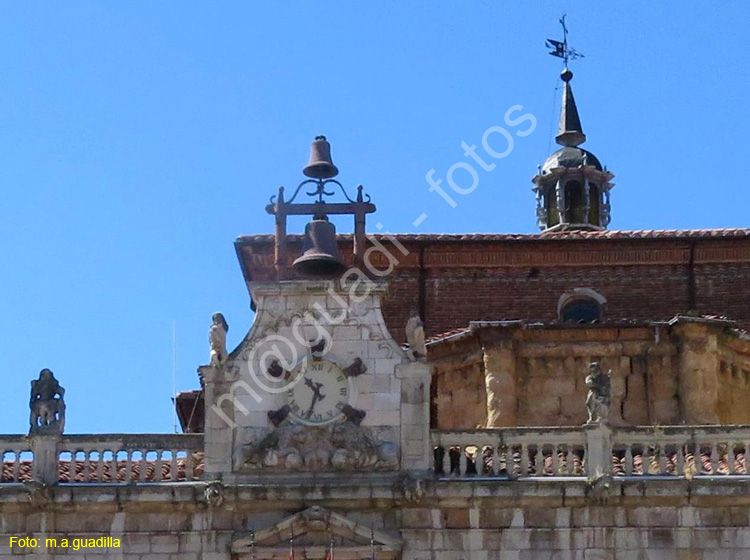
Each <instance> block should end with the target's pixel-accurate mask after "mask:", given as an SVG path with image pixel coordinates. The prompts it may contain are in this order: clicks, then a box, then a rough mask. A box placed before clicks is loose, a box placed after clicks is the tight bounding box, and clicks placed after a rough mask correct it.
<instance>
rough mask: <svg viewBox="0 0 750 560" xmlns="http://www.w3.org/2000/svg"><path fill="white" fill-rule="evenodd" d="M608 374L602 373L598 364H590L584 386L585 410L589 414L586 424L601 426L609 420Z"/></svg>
mask: <svg viewBox="0 0 750 560" xmlns="http://www.w3.org/2000/svg"><path fill="white" fill-rule="evenodd" d="M610 374H611V372H610V371H608V372H607V373H604V372H603V371H602V369H601V367H600V366H599V362H591V364H590V365H589V374H588V375H587V376H586V381H585V385H586V387H587V388H588V390H589V392H588V395H587V396H586V409H587V410H588V413H589V419H588V422H587V424H602V423H606V422H607V420H608V419H609V405H610Z"/></svg>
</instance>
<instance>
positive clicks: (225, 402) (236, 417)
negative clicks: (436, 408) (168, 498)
mask: <svg viewBox="0 0 750 560" xmlns="http://www.w3.org/2000/svg"><path fill="white" fill-rule="evenodd" d="M249 287H250V290H251V294H252V297H253V301H254V302H255V304H256V308H257V313H256V317H255V321H254V323H253V325H252V327H251V329H250V332H249V333H248V335H247V336H246V337H245V339H244V340H243V342H242V343H241V344H240V345H239V347H238V348H237V349H236V350H234V351H233V352H232V353H231V354H230V355H229V356H228V357H227V359H226V361H225V362H224V363H221V364H214V365H212V366H207V367H204V368H202V370H201V373H202V376H203V379H204V383H205V386H206V398H207V401H206V405H207V408H206V412H207V418H206V419H207V423H206V424H207V425H206V443H207V450H206V452H207V458H206V459H207V460H206V463H207V471H211V472H213V473H214V475H215V476H221V477H227V476H229V477H232V476H238V477H246V476H249V475H253V476H257V475H260V476H274V475H290V474H294V473H300V472H307V473H310V472H315V473H321V474H322V473H336V472H342V471H343V472H348V473H355V472H373V471H383V472H394V471H398V470H401V469H409V470H414V469H416V470H420V469H424V468H426V467H427V464H428V461H429V380H430V376H429V367H428V366H427V365H426V364H424V363H421V362H416V361H411V360H410V359H409V357H408V356H407V354H406V353H405V352H404V351H403V350H402V349H401V347H400V346H399V345H398V344H397V343H396V342H395V341H394V340H393V338H392V337H391V335H390V334H389V333H388V330H387V328H386V326H385V322H384V320H383V316H382V313H381V297H382V296H383V294H384V293H385V291H386V289H387V286H386V284H385V283H376V282H361V281H360V282H353V283H350V284H346V283H344V284H343V285H342V282H341V281H340V280H291V281H281V282H263V283H249Z"/></svg>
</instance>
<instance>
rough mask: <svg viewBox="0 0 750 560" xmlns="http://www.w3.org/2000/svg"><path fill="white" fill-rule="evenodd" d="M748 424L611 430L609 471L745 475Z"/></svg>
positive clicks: (748, 433)
mask: <svg viewBox="0 0 750 560" xmlns="http://www.w3.org/2000/svg"><path fill="white" fill-rule="evenodd" d="M749 445H750V426H679V427H673V426H664V427H650V426H649V427H638V428H629V429H618V430H614V432H613V438H612V447H613V459H612V461H613V464H612V468H613V473H614V474H615V475H622V476H643V475H665V476H684V477H687V478H692V477H694V476H710V475H746V474H748V471H747V465H746V462H745V456H746V452H747V449H748V446H749Z"/></svg>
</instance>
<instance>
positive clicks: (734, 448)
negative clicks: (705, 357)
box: [432, 425, 750, 479]
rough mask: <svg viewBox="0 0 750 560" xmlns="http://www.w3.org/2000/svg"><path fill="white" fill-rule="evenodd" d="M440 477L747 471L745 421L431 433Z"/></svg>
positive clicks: (749, 434)
mask: <svg viewBox="0 0 750 560" xmlns="http://www.w3.org/2000/svg"><path fill="white" fill-rule="evenodd" d="M432 444H433V471H434V473H435V474H436V475H437V476H439V477H441V478H467V477H470V478H476V477H495V478H498V479H523V478H528V477H553V476H554V477H599V476H607V475H611V476H614V477H631V476H633V477H634V476H644V477H645V476H657V475H660V476H666V477H675V478H677V477H685V478H693V477H705V476H738V475H748V474H750V473H748V470H747V465H746V460H745V457H746V453H747V451H748V449H750V447H749V446H750V426H662V427H651V426H641V427H633V428H611V427H609V426H606V425H591V426H583V427H571V428H564V427H557V428H493V429H482V430H471V431H453V430H433V431H432Z"/></svg>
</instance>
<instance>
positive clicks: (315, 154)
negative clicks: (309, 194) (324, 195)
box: [302, 136, 339, 179]
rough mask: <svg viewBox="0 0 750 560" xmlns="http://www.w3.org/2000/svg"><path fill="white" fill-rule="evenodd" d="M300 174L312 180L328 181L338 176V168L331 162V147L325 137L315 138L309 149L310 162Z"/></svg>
mask: <svg viewBox="0 0 750 560" xmlns="http://www.w3.org/2000/svg"><path fill="white" fill-rule="evenodd" d="M302 173H304V174H305V175H307V176H308V177H312V178H313V179H330V178H331V177H335V176H336V175H338V174H339V170H338V168H337V167H336V166H335V165H333V161H332V160H331V145H330V144H329V143H328V141H327V140H326V137H325V136H316V137H315V141H314V142H313V143H312V148H311V149H310V161H309V162H307V165H306V166H305V168H304V169H303V170H302Z"/></svg>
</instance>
